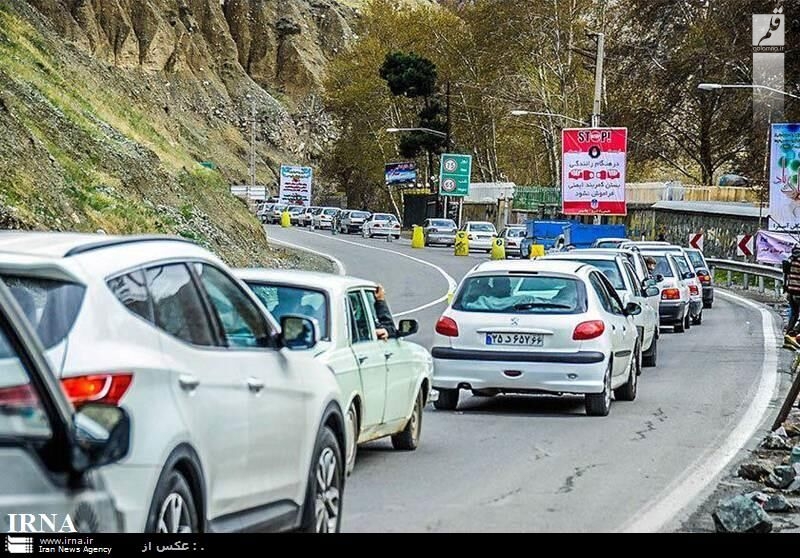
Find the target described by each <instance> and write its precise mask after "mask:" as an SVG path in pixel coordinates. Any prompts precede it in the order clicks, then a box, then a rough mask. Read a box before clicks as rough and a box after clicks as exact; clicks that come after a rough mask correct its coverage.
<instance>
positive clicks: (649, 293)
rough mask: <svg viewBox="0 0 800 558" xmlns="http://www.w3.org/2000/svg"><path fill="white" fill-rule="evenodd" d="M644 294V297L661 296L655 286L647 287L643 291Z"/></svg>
mask: <svg viewBox="0 0 800 558" xmlns="http://www.w3.org/2000/svg"><path fill="white" fill-rule="evenodd" d="M644 294H645V296H648V297H651V296H658V295H659V294H661V290H660V289H659V288H658V287H656V286H655V285H648V286H647V287H646V288H645V290H644Z"/></svg>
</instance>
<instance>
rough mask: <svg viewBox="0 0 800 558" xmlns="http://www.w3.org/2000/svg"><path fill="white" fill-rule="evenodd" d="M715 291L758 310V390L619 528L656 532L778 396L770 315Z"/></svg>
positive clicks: (714, 472) (756, 306) (705, 481)
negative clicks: (726, 429) (721, 434)
mask: <svg viewBox="0 0 800 558" xmlns="http://www.w3.org/2000/svg"><path fill="white" fill-rule="evenodd" d="M717 294H718V295H720V296H722V297H723V298H727V299H730V300H731V301H733V302H734V303H736V304H740V305H742V306H749V307H751V308H754V309H755V310H758V311H759V312H760V313H761V331H762V332H763V337H764V361H763V363H762V366H761V378H760V380H759V383H758V389H757V390H756V394H755V396H754V397H753V400H752V402H751V403H750V406H749V408H748V409H747V411H746V412H745V414H744V415H743V416H742V418H741V420H740V421H739V423H738V424H737V425H736V426H735V427H734V428H733V430H731V431H730V434H729V435H728V437H727V438H726V439H725V441H724V442H723V443H722V444H721V445H720V446H719V447H717V448H716V449H714V450H712V451H710V452H706V453H705V454H703V455H702V456H701V457H700V458H699V459H698V460H697V461H695V463H694V464H692V465H691V466H690V467H689V468H688V469H687V471H686V473H685V474H684V475H682V476H681V478H679V479H678V480H676V481H675V482H674V483H672V484H671V485H670V486H669V487H668V488H667V489H666V490H665V491H664V492H663V493H662V495H660V496H659V497H658V498H656V499H655V500H654V501H653V502H652V503H651V504H650V505H649V506H648V507H646V508H645V509H644V511H643V512H642V513H638V514H637V517H636V518H634V519H633V520H631V521H630V522H629V523H628V524H627V525H625V526H624V527H623V528H622V529H621V530H622V531H623V532H628V533H641V532H645V533H652V532H657V531H659V530H661V529H663V528H664V527H665V526H667V524H669V523H670V522H671V521H673V520H675V519H677V516H678V514H679V513H680V512H681V511H682V510H683V509H685V508H686V507H687V506H689V505H690V504H691V503H692V502H693V501H694V500H695V498H697V496H699V495H700V494H701V493H702V492H703V490H704V489H705V488H706V487H707V486H708V485H709V484H710V483H711V482H713V481H714V480H715V478H716V477H717V475H719V474H720V473H721V472H722V471H723V470H724V469H725V468H726V467H727V466H728V464H729V463H730V462H731V460H732V459H733V458H734V457H735V456H736V454H738V453H739V451H741V449H742V448H744V447H745V445H747V443H748V442H749V441H750V439H751V438H752V437H753V435H754V434H755V433H756V432H757V431H758V428H759V426H760V425H761V424H762V422H763V420H764V415H765V414H766V412H767V410H768V408H769V406H770V403H771V402H772V401H773V400H774V399H775V397H776V396H777V389H778V351H777V347H778V345H777V336H776V333H775V326H774V323H773V321H772V315H771V314H770V312H769V310H767V309H766V308H764V307H763V306H761V305H759V304H756V303H754V302H751V301H749V300H747V299H744V298H742V297H740V296H737V295H734V294H730V293H727V292H721V291H720V290H717Z"/></svg>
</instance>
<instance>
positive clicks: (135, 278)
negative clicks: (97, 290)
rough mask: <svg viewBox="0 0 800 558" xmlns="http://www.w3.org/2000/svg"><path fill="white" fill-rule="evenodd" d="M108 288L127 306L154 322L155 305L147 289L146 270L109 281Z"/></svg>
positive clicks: (138, 314) (141, 316)
mask: <svg viewBox="0 0 800 558" xmlns="http://www.w3.org/2000/svg"><path fill="white" fill-rule="evenodd" d="M108 288H109V289H110V290H111V292H112V293H113V294H114V296H115V297H117V300H119V301H120V302H121V303H122V304H123V305H124V306H125V308H127V309H128V310H130V311H131V312H133V313H134V314H136V315H137V316H139V317H140V318H144V319H145V320H147V321H148V322H151V323H153V322H154V320H155V318H154V317H153V305H152V301H151V300H150V294H149V293H148V291H147V282H146V281H145V278H144V272H142V271H133V272H131V273H128V274H127V275H122V276H120V277H115V278H113V279H110V280H109V281H108Z"/></svg>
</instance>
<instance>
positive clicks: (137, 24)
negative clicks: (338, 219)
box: [0, 0, 357, 264]
mask: <svg viewBox="0 0 800 558" xmlns="http://www.w3.org/2000/svg"><path fill="white" fill-rule="evenodd" d="M354 6H355V4H354V2H353V1H352V0H351V1H349V2H346V3H344V2H342V3H340V2H336V1H334V0H28V1H27V2H26V1H24V0H0V226H4V227H23V228H53V229H69V230H96V229H98V228H102V229H104V230H107V231H109V232H139V231H162V232H176V233H179V234H182V235H184V236H187V237H190V238H196V239H197V240H199V241H200V242H202V243H204V244H207V245H209V246H211V247H213V248H214V249H216V250H217V251H219V252H220V253H223V254H225V255H226V257H227V258H228V259H229V260H230V261H232V262H233V263H236V264H246V263H252V262H256V261H262V262H263V261H264V260H265V258H266V259H269V258H270V256H265V254H266V245H265V243H264V241H263V235H262V233H261V231H260V227H259V226H258V223H257V222H256V221H255V219H254V218H253V217H252V216H251V215H250V214H249V212H248V211H247V208H246V207H245V206H244V204H242V203H241V202H239V201H238V200H235V199H233V198H232V197H231V196H230V195H229V194H228V185H229V184H230V183H236V182H241V181H244V180H246V177H247V176H248V172H247V154H248V141H249V119H250V114H251V109H252V106H253V105H255V108H256V114H257V117H256V120H257V140H258V141H257V143H258V150H257V151H258V156H257V161H258V180H259V182H263V183H267V184H271V183H273V182H274V177H275V171H276V169H277V167H278V165H279V164H280V163H281V162H314V161H315V160H316V159H317V158H318V157H319V155H320V153H321V152H322V150H324V149H325V146H326V144H327V142H329V141H331V139H332V138H331V136H332V134H333V132H332V126H330V123H329V121H328V120H327V119H326V117H325V115H324V113H323V112H322V109H321V105H320V103H319V100H318V95H317V94H318V92H319V84H320V82H321V79H322V77H323V72H324V67H325V62H326V60H327V59H328V58H329V57H331V56H333V55H334V54H335V53H336V52H337V51H338V50H340V49H341V48H344V46H345V45H346V44H347V42H348V41H349V40H351V38H352V36H353V34H352V30H351V22H353V21H354V20H355V19H356V18H357V12H356V8H355V7H354ZM201 163H203V164H201Z"/></svg>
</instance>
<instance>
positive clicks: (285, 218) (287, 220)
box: [281, 211, 292, 228]
mask: <svg viewBox="0 0 800 558" xmlns="http://www.w3.org/2000/svg"><path fill="white" fill-rule="evenodd" d="M291 226H292V216H291V215H289V212H288V211H284V212H283V213H281V227H284V228H286V227H291Z"/></svg>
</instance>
